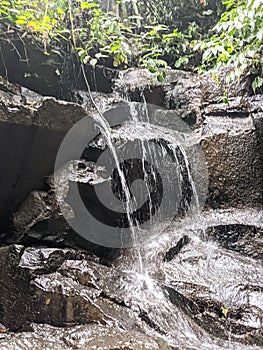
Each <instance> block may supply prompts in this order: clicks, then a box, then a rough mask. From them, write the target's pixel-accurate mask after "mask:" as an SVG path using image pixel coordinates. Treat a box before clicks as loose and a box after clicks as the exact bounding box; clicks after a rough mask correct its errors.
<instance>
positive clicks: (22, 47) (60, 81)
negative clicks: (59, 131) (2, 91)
mask: <svg viewBox="0 0 263 350" xmlns="http://www.w3.org/2000/svg"><path fill="white" fill-rule="evenodd" d="M2 26H3V25H2ZM3 32H5V33H6V34H5V38H4V39H1V40H0V44H1V48H2V54H1V57H0V75H1V76H3V77H5V78H6V79H7V80H9V81H10V82H12V83H14V84H18V86H24V87H27V88H28V89H30V90H33V91H35V92H38V93H39V94H41V95H43V96H53V97H56V98H59V99H63V100H67V101H73V102H77V99H78V97H77V94H76V92H75V91H77V90H87V86H86V83H85V80H84V78H83V74H82V70H81V67H80V64H79V59H78V57H77V56H75V55H73V54H66V55H64V57H62V56H61V55H59V54H57V53H55V52H54V51H51V52H49V54H48V55H47V54H45V53H44V48H43V49H42V50H41V48H37V47H36V46H34V45H32V43H31V42H30V39H29V38H24V39H23V40H21V39H20V34H19V33H17V32H16V31H15V30H12V31H11V30H7V28H3ZM14 48H15V49H14ZM84 70H85V73H86V78H87V81H88V83H89V85H90V87H91V90H95V91H101V92H104V93H110V92H111V91H112V80H113V78H114V77H115V76H116V71H115V70H113V69H110V68H107V67H103V66H99V65H98V66H96V67H95V69H94V68H93V67H92V66H91V65H85V67H84Z"/></svg>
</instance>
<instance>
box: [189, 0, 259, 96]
mask: <svg viewBox="0 0 263 350" xmlns="http://www.w3.org/2000/svg"><path fill="white" fill-rule="evenodd" d="M224 5H225V6H226V11H225V12H224V13H223V15H222V17H221V19H220V20H219V22H218V24H217V25H216V26H215V27H214V29H213V32H214V35H212V36H211V37H210V38H209V39H208V40H205V41H200V42H198V43H196V45H195V47H194V50H202V51H203V61H202V62H203V63H202V65H201V67H200V68H201V69H200V70H201V71H204V70H207V69H213V70H216V71H218V70H219V69H220V68H222V67H229V68H230V70H231V71H230V74H229V75H228V77H227V82H226V83H228V84H230V83H231V82H233V81H234V80H236V79H238V78H239V77H240V76H241V75H244V74H252V75H253V76H254V77H255V78H254V80H253V82H252V88H253V90H254V92H255V91H256V90H257V89H258V88H260V87H261V86H263V77H262V74H263V58H262V47H263V46H262V45H263V3H262V1H261V0H238V1H235V0H226V1H224Z"/></svg>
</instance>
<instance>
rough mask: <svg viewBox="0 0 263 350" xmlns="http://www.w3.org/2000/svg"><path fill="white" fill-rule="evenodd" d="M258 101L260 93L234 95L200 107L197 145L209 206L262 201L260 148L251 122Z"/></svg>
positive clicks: (255, 114) (256, 113) (248, 204)
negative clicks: (201, 155)
mask: <svg viewBox="0 0 263 350" xmlns="http://www.w3.org/2000/svg"><path fill="white" fill-rule="evenodd" d="M259 101H262V96H257V97H256V98H255V97H251V98H247V99H246V98H241V97H238V98H233V99H231V100H230V103H229V105H224V104H211V105H209V106H207V107H205V108H204V121H203V122H202V126H201V133H202V141H201V145H202V148H203V150H204V152H205V154H206V160H207V164H208V172H209V182H210V184H209V196H208V200H207V205H209V206H211V207H213V208H220V207H231V206H232V207H242V206H243V207H244V206H261V205H262V178H263V169H262V165H261V164H262V162H261V157H262V155H261V152H262V151H261V147H260V136H259V126H256V127H255V122H254V120H255V117H256V116H257V115H258V111H259V110H260V108H261V107H260V106H259ZM251 179H253V181H251Z"/></svg>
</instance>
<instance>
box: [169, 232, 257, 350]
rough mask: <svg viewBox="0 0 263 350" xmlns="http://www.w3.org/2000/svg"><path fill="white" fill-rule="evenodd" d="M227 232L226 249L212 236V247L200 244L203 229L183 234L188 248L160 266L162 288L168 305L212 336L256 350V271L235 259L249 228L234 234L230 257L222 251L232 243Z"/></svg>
mask: <svg viewBox="0 0 263 350" xmlns="http://www.w3.org/2000/svg"><path fill="white" fill-rule="evenodd" d="M229 227H230V226H229ZM229 227H228V228H229ZM228 228H227V227H225V230H227V231H228V233H229V236H228V237H229V245H228V246H226V245H223V247H224V249H223V248H222V247H220V246H222V240H223V238H222V237H221V238H218V236H217V239H218V241H219V242H218V243H217V240H214V241H211V240H209V241H208V240H206V239H204V236H203V230H200V231H199V232H197V231H192V234H191V233H190V232H189V235H190V237H191V241H190V243H189V244H188V245H187V246H186V247H184V248H183V249H182V250H181V251H180V253H179V254H178V255H177V256H175V257H174V259H173V260H172V261H170V262H169V263H165V264H164V266H163V271H164V274H165V287H164V288H165V290H166V291H167V296H168V297H169V300H170V301H171V302H172V303H173V304H174V305H176V306H177V307H178V308H180V309H182V310H183V311H184V312H185V313H186V314H187V315H188V316H189V317H190V318H191V319H192V320H193V321H194V322H196V323H197V324H198V325H199V326H200V327H202V328H203V329H205V330H206V331H207V332H209V333H210V334H212V335H213V336H215V337H218V338H221V339H231V341H238V342H241V343H243V344H246V345H258V346H262V344H263V343H262V326H261V323H262V316H261V314H262V305H263V304H262V295H263V294H262V266H261V265H260V264H258V262H257V261H256V260H254V259H251V258H249V257H242V255H241V254H243V253H244V251H246V250H247V251H249V250H250V248H251V246H252V244H253V243H252V242H253V239H252V238H249V237H251V235H252V233H251V228H250V227H246V232H245V228H244V229H243V230H239V231H241V232H240V236H241V238H240V240H239V246H238V243H237V244H236V246H235V247H236V248H240V251H239V250H238V249H235V252H236V253H234V254H233V253H231V251H229V250H226V249H230V250H233V246H232V245H231V243H230V242H231V241H232V242H234V241H237V240H236V239H235V238H236V237H235V234H233V230H232V232H230V229H228ZM218 229H219V228H218V227H214V228H213V230H214V231H215V232H218ZM211 230H212V229H208V231H209V232H211ZM221 232H222V230H221ZM218 235H219V233H218ZM246 236H247V241H246V243H245V242H244V240H245V237H246ZM242 237H243V242H242ZM254 238H256V237H254ZM249 241H251V242H249ZM237 242H238V241H237ZM233 245H234V243H233ZM235 247H234V248H235ZM255 250H257V239H256V242H255ZM260 251H262V248H260V247H259V249H258V252H260ZM248 255H249V254H248ZM250 256H252V254H251V255H250ZM253 257H254V258H257V256H253ZM211 281H213V282H212V283H211Z"/></svg>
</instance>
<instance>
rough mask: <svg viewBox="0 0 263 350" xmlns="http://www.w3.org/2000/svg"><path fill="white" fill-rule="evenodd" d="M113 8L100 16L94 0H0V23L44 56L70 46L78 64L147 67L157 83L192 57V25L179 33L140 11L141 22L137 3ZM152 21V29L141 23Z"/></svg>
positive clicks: (128, 0) (130, 1)
mask: <svg viewBox="0 0 263 350" xmlns="http://www.w3.org/2000/svg"><path fill="white" fill-rule="evenodd" d="M200 1H203V0H200ZM148 2H152V5H154V1H153V0H148ZM175 2H177V3H180V1H178V0H177V1H175ZM172 3H173V1H172V2H171V5H172ZM147 4H148V3H147ZM137 5H138V6H137ZM148 5H149V4H148ZM156 5H157V8H158V6H159V5H158V4H155V7H154V6H152V8H154V9H155V8H156ZM117 6H118V8H117V7H116V8H115V9H113V10H114V11H108V12H105V11H103V10H102V6H101V1H100V0H97V1H96V0H93V1H92V0H74V2H73V0H58V1H56V2H54V1H52V0H33V1H32V2H30V1H29V0H0V19H2V20H4V21H5V23H9V24H10V25H12V26H15V27H16V28H18V29H19V30H21V31H25V32H26V33H27V34H29V35H30V36H31V37H33V38H34V39H35V40H36V42H38V43H41V44H42V45H43V47H44V51H45V52H46V53H48V52H49V51H51V50H55V51H56V52H61V51H63V49H64V47H65V45H66V44H68V43H70V44H71V46H72V47H74V50H77V51H78V53H79V56H80V58H81V59H82V60H83V62H85V63H90V64H91V65H93V66H94V65H96V64H97V63H98V62H99V63H103V64H110V65H112V66H114V67H119V68H126V67H128V66H142V67H147V68H148V69H149V70H150V71H151V72H153V73H156V72H158V73H159V74H158V80H159V81H162V80H163V79H164V78H165V73H164V72H163V68H165V67H166V66H167V62H168V63H169V64H170V65H172V64H174V65H175V67H178V68H179V67H180V66H184V65H187V64H188V62H189V58H190V57H191V55H192V56H193V54H192V52H191V48H190V44H189V43H190V41H191V40H192V39H193V38H194V37H195V35H196V33H197V26H196V25H195V24H194V23H193V24H192V23H190V24H189V26H187V28H186V30H185V32H184V33H182V32H180V31H179V30H178V28H171V27H169V25H170V24H171V23H168V24H169V25H166V24H163V23H162V22H160V21H161V20H165V18H163V17H162V16H158V13H152V15H151V16H150V17H149V11H148V12H147V11H146V14H147V16H148V17H147V16H146V17H147V18H146V17H145V18H143V16H141V15H140V13H144V12H145V11H144V9H143V7H142V1H137V2H136V1H135V0H122V1H121V2H120V4H119V5H117ZM181 7H182V6H181ZM146 8H148V7H147V6H146ZM117 10H118V11H117ZM139 11H140V12H139ZM153 17H154V21H153V22H152V23H154V24H149V23H147V20H149V19H150V18H153ZM141 23H143V24H141ZM178 24H179V22H178ZM190 39H191V40H190ZM171 57H172V59H171Z"/></svg>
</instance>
